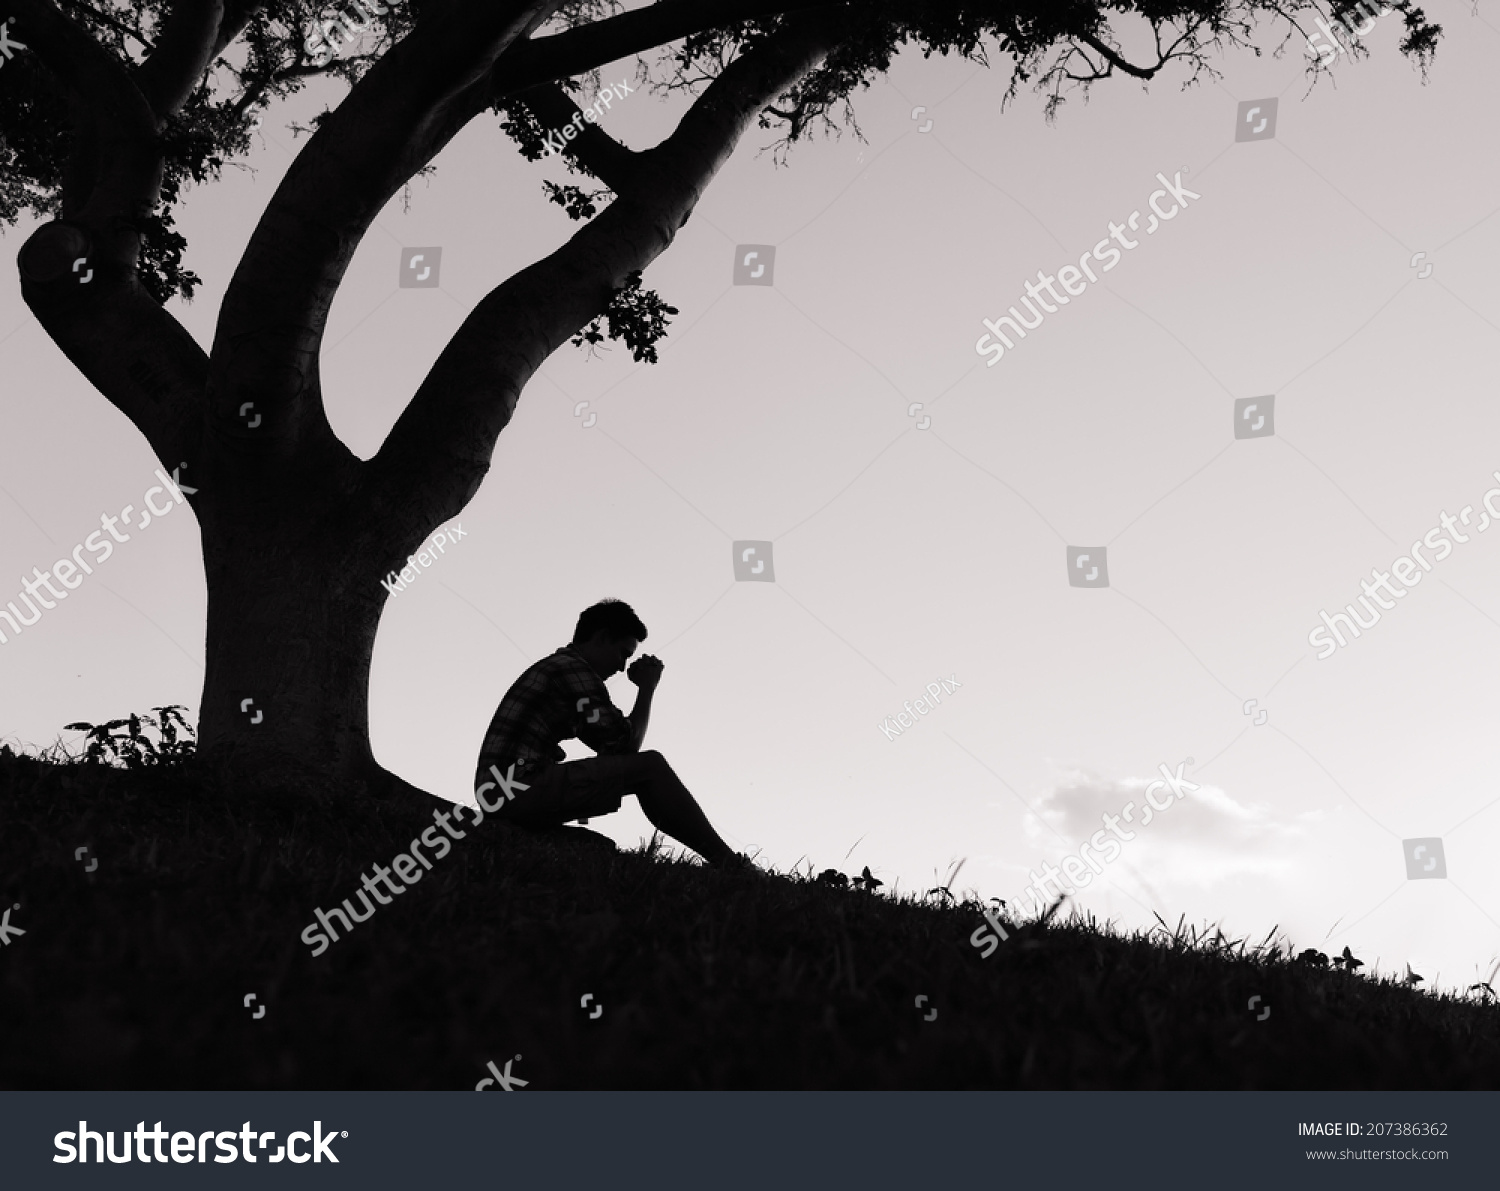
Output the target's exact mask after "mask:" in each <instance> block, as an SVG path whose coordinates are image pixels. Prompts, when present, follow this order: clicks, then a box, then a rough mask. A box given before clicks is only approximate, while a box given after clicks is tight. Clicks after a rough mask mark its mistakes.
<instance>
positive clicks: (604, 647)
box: [573, 600, 646, 678]
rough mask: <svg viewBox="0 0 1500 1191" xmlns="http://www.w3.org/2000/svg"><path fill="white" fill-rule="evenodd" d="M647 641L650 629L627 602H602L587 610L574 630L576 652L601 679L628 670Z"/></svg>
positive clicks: (579, 618)
mask: <svg viewBox="0 0 1500 1191" xmlns="http://www.w3.org/2000/svg"><path fill="white" fill-rule="evenodd" d="M645 639H646V626H645V625H643V624H642V623H641V618H640V617H639V616H637V615H636V614H635V609H633V608H632V607H631V606H630V605H629V604H627V603H625V602H624V601H623V600H600V601H599V602H598V603H597V604H595V605H593V606H592V607H590V608H585V609H584V610H583V612H582V614H581V615H580V616H579V617H578V625H577V627H576V628H575V629H574V630H573V648H574V649H576V650H577V651H578V652H579V653H581V654H582V655H583V656H584V659H585V660H586V661H587V662H588V664H589V665H590V666H592V667H593V668H594V670H595V672H596V673H598V675H599V676H600V677H601V678H608V677H610V675H612V674H618V673H619V672H620V671H621V670H623V669H625V663H626V662H628V661H629V660H630V655H631V654H633V653H635V648H636V646H637V645H639V644H640V643H641V642H642V641H644V640H645Z"/></svg>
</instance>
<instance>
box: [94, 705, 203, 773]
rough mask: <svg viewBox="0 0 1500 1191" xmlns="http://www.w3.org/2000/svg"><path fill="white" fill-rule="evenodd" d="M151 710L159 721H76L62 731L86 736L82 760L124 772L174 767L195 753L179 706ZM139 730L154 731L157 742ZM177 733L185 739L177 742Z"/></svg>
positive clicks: (135, 718) (149, 718)
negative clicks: (162, 766)
mask: <svg viewBox="0 0 1500 1191" xmlns="http://www.w3.org/2000/svg"><path fill="white" fill-rule="evenodd" d="M151 710H152V711H155V712H159V713H160V718H159V719H158V718H157V717H156V716H151V715H135V714H132V715H130V716H129V717H128V718H126V719H123V720H110V721H109V723H107V724H89V723H84V722H82V721H80V722H78V723H76V724H65V725H64V727H65V728H67V729H69V730H70V731H81V732H86V733H88V742H89V747H88V750H87V752H86V753H85V754H84V760H85V761H88V762H90V763H93V764H98V765H121V766H124V767H125V768H126V769H146V768H148V767H150V766H153V765H177V764H181V763H182V762H183V761H185V760H186V759H187V758H189V757H191V756H192V755H193V754H194V753H196V752H197V751H198V745H197V742H196V740H195V739H194V736H195V733H194V732H193V728H192V725H191V724H189V723H188V722H187V720H185V719H184V718H183V717H182V713H183V711H184V710H186V709H185V708H184V706H183V705H182V704H180V703H174V704H172V705H171V706H169V707H153V708H152V709H151ZM143 726H145V727H151V728H155V729H156V733H157V735H158V736H159V737H160V739H159V740H152V739H151V737H149V736H147V735H146V734H145V732H143V731H142V727H143ZM179 729H181V730H182V731H183V732H184V733H186V734H187V739H185V740H179V739H178V738H177V734H178V730H179Z"/></svg>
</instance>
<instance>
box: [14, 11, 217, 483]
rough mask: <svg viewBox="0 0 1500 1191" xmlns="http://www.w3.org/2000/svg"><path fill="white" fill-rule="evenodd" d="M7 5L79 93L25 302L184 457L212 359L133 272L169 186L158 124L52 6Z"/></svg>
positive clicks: (73, 355) (31, 245)
mask: <svg viewBox="0 0 1500 1191" xmlns="http://www.w3.org/2000/svg"><path fill="white" fill-rule="evenodd" d="M11 9H12V11H13V12H15V13H16V14H17V25H18V26H19V28H18V29H17V33H18V34H22V35H24V36H22V38H21V39H22V40H24V41H25V43H26V45H27V46H28V47H29V48H30V49H31V50H32V51H33V52H34V53H35V54H36V55H37V56H38V58H39V60H40V61H41V62H42V64H43V65H44V66H45V67H46V68H47V69H48V70H49V71H50V72H51V73H52V74H53V75H54V76H55V77H56V78H58V79H59V80H60V81H61V82H62V83H63V84H64V85H65V86H66V87H67V88H68V90H69V91H70V92H71V93H72V95H73V97H74V104H73V110H74V115H75V122H76V125H77V127H76V130H75V131H76V146H77V147H76V149H75V152H74V154H73V156H72V157H71V158H70V160H69V163H68V170H67V180H66V181H65V184H64V190H63V213H64V218H63V219H62V220H58V221H54V222H52V223H47V224H44V225H43V226H42V227H40V228H38V229H37V230H36V231H35V232H34V233H32V235H31V236H30V238H29V239H28V240H27V241H26V243H25V244H24V245H23V246H22V248H21V252H20V254H19V256H18V258H17V264H18V266H19V269H20V274H21V295H22V297H23V298H24V300H25V302H26V304H27V306H28V307H30V308H31V311H32V313H33V314H35V315H36V318H37V321H38V322H39V323H40V324H41V325H42V328H43V329H44V330H45V331H46V332H47V334H48V335H49V336H50V337H51V338H52V340H53V342H54V343H56V344H57V345H58V347H59V348H61V349H62V351H63V353H64V355H66V356H67V357H68V359H69V360H71V361H72V362H73V363H74V364H75V365H76V366H77V367H78V369H79V371H81V372H82V373H83V374H84V376H86V377H87V378H88V379H89V380H90V381H91V382H93V384H94V385H95V386H96V387H97V388H98V389H99V391H100V392H101V393H102V394H103V395H104V396H105V397H106V398H107V399H108V400H109V401H110V402H111V403H112V404H114V405H115V406H116V408H118V409H119V410H120V411H121V412H122V413H124V414H125V416H126V417H128V418H129V419H130V420H131V421H132V422H134V423H135V425H136V426H137V427H138V428H139V429H140V431H141V433H142V434H144V435H145V436H146V439H147V441H148V442H150V444H151V445H152V447H153V448H154V449H155V450H156V452H157V456H158V457H159V458H160V459H161V460H162V461H163V462H164V463H165V462H168V461H169V460H173V459H177V458H179V457H180V453H181V452H182V451H183V450H184V449H185V448H186V447H187V446H189V445H190V444H191V443H192V442H193V441H194V440H195V437H196V432H197V427H198V425H199V423H198V416H199V413H200V406H199V404H198V397H199V396H200V395H201V393H202V389H203V384H204V381H205V380H206V378H207V375H208V362H207V358H206V357H205V356H204V354H203V351H202V349H201V348H199V347H198V345H197V344H196V343H195V342H194V341H193V339H192V337H191V336H190V335H188V333H187V332H186V331H185V330H184V329H183V328H182V326H181V324H179V323H178V322H177V320H176V319H174V318H173V317H172V316H171V315H170V314H168V313H167V312H166V311H165V310H163V309H162V308H161V307H160V306H159V305H157V303H156V302H155V301H154V300H153V299H152V298H151V296H150V294H148V293H147V292H146V290H145V288H144V287H143V286H142V285H141V283H140V280H139V278H138V277H137V276H136V272H135V269H136V261H137V257H138V254H139V251H140V243H141V237H140V232H139V230H138V223H139V221H140V220H141V219H143V218H144V217H146V216H148V215H149V214H150V213H151V211H152V210H153V209H154V207H155V205H156V202H157V198H158V192H159V189H160V185H161V174H162V160H161V150H160V142H159V140H158V136H157V129H158V125H157V118H156V116H155V114H154V113H153V112H152V110H151V107H150V105H149V104H148V103H147V102H146V99H145V97H144V96H143V95H142V94H141V92H140V89H139V88H138V87H137V86H136V85H135V82H134V81H133V80H132V79H131V77H130V75H129V73H128V72H127V71H126V69H125V67H124V65H123V64H121V63H120V62H119V61H118V60H117V59H116V58H115V56H114V55H113V54H112V53H111V52H110V51H109V50H107V49H105V48H104V47H103V46H102V45H100V44H99V43H98V42H96V41H95V40H94V38H93V37H92V36H90V35H89V33H88V32H86V31H85V30H84V29H82V28H80V27H79V26H78V25H76V24H75V23H74V22H73V21H71V20H69V19H68V18H67V17H65V16H64V15H63V14H62V13H61V12H59V11H58V10H57V9H56V8H55V7H54V6H53V5H52V4H51V3H48V0H11ZM85 279H87V280H85ZM121 344H127V345H129V347H128V348H127V350H125V351H123V352H122V351H121V347H120V345H121Z"/></svg>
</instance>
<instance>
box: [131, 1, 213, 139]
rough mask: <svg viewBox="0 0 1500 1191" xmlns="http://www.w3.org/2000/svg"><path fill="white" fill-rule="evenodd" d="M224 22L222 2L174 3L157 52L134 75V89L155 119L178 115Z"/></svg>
mask: <svg viewBox="0 0 1500 1191" xmlns="http://www.w3.org/2000/svg"><path fill="white" fill-rule="evenodd" d="M223 21H224V0H176V3H175V4H174V5H173V6H172V15H171V16H170V17H168V18H167V21H166V24H165V26H164V28H163V29H162V31H161V33H160V34H159V35H158V36H157V39H156V49H155V50H154V51H153V52H152V54H151V56H150V57H149V58H147V59H146V60H145V61H144V62H142V63H141V65H140V67H139V69H137V70H136V72H135V85H136V86H137V87H139V88H140V91H141V94H142V95H143V96H145V98H146V102H147V103H149V104H150V105H151V110H152V111H153V112H155V113H156V115H157V117H158V118H160V119H165V118H166V117H168V116H171V115H175V114H176V113H177V112H179V111H181V110H182V105H183V104H185V103H186V102H187V101H188V97H189V96H190V95H192V93H193V92H194V91H195V90H197V88H198V85H199V84H200V83H201V82H202V81H203V74H204V72H205V71H206V70H207V69H208V64H209V63H210V62H211V61H212V60H213V57H214V46H215V45H217V44H218V34H219V28H220V26H221V25H222V24H223Z"/></svg>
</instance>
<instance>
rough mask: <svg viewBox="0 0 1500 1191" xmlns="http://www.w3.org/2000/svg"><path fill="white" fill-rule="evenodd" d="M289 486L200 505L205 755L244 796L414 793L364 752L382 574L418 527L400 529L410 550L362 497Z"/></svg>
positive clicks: (201, 737) (417, 535)
mask: <svg viewBox="0 0 1500 1191" xmlns="http://www.w3.org/2000/svg"><path fill="white" fill-rule="evenodd" d="M334 470H338V469H334ZM205 483H212V478H211V477H210V478H209V479H208V480H207V481H206V482H205ZM291 487H292V488H294V489H295V491H293V492H292V493H291V494H290V495H289V496H283V497H281V498H280V499H278V500H275V501H272V502H267V501H266V500H265V499H264V497H263V496H261V495H259V494H258V497H257V498H250V499H246V500H235V499H229V498H227V497H226V496H225V495H224V494H222V493H221V494H219V495H218V498H217V499H209V500H204V499H202V498H201V497H200V499H199V515H200V517H201V518H202V520H203V552H204V571H205V575H206V578H207V583H208V626H207V641H206V672H205V674H204V680H203V697H202V702H201V705H200V715H199V752H200V756H201V758H202V760H203V761H204V762H205V763H206V764H208V765H210V766H212V767H214V768H216V769H221V770H223V771H227V772H229V773H230V774H232V775H233V778H234V782H235V785H236V787H237V788H240V789H245V788H246V787H247V786H248V787H249V789H248V790H247V791H246V792H263V791H269V790H273V789H281V790H291V791H295V792H299V793H318V794H321V795H323V796H325V797H327V796H333V797H336V798H339V799H341V800H342V799H344V798H348V797H354V798H361V797H377V798H378V797H384V796H388V795H390V794H392V793H395V792H398V791H400V792H406V793H412V792H416V791H415V788H414V787H412V786H410V785H408V784H407V783H405V782H403V781H401V780H400V779H399V778H396V777H395V776H394V775H393V774H391V773H389V772H388V771H386V770H384V769H383V768H381V767H380V766H379V765H378V764H377V763H376V761H375V758H374V754H373V753H372V752H371V749H370V726H369V685H370V660H371V656H372V654H373V651H374V647H375V632H376V629H377V627H378V625H379V623H380V613H381V609H382V608H383V606H384V604H385V601H386V598H387V593H386V590H385V588H384V587H383V586H382V585H381V582H380V580H381V578H382V577H384V576H385V574H386V573H387V572H388V571H389V570H390V569H391V568H392V566H396V567H399V566H401V565H404V561H405V555H406V554H407V553H410V552H411V550H413V549H414V548H415V546H416V545H417V543H419V542H420V541H421V538H422V536H423V534H424V533H425V532H426V531H425V530H424V529H417V528H415V527H412V528H409V529H405V530H404V532H402V534H401V538H402V539H404V538H410V539H411V541H410V543H409V544H408V543H406V542H404V541H402V540H401V539H398V538H397V536H396V534H395V533H393V532H391V531H390V529H389V528H387V526H386V524H385V522H386V520H387V519H386V518H382V517H380V516H379V515H378V514H377V513H375V512H374V511H373V510H371V509H369V508H368V507H366V506H365V503H364V502H363V501H359V500H355V499H347V498H341V497H337V496H333V495H330V494H328V493H327V492H326V491H325V492H324V493H321V494H320V493H318V492H316V491H313V490H309V489H299V488H297V486H296V485H295V484H294V485H291ZM207 495H208V493H207V492H206V491H205V493H204V496H207ZM247 505H249V506H251V508H250V509H247V508H246V506H247ZM402 520H405V518H402ZM398 550H399V551H400V554H399V559H400V561H395V559H394V558H393V557H392V556H395V555H396V554H397V551H398Z"/></svg>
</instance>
